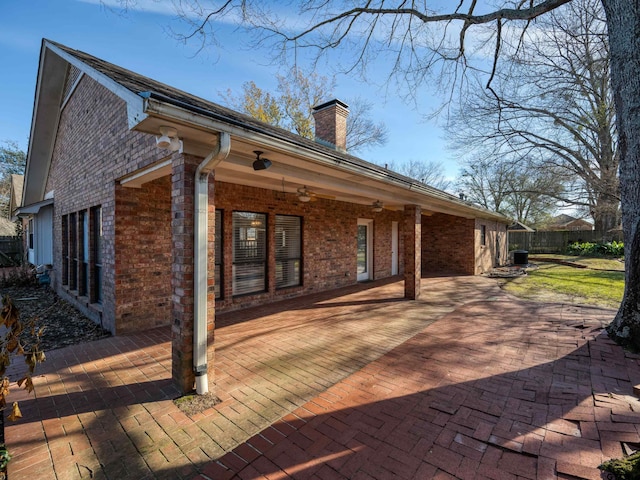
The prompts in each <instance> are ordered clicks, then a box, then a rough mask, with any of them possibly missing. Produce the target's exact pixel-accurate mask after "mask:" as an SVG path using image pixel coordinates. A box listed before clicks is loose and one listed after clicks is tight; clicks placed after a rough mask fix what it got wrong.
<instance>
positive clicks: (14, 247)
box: [0, 237, 22, 267]
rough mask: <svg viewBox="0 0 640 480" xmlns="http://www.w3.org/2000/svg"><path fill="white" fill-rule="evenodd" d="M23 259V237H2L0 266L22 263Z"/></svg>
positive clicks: (0, 240) (0, 239)
mask: <svg viewBox="0 0 640 480" xmlns="http://www.w3.org/2000/svg"><path fill="white" fill-rule="evenodd" d="M21 259H22V239H21V238H20V237H0V266H2V267H10V266H13V265H20V260H21Z"/></svg>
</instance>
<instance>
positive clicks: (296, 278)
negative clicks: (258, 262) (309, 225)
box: [275, 215, 302, 288]
mask: <svg viewBox="0 0 640 480" xmlns="http://www.w3.org/2000/svg"><path fill="white" fill-rule="evenodd" d="M301 224H302V219H301V218H300V217H293V216H290V215H276V232H275V242H276V288H285V287H294V286H297V285H300V284H301V280H300V279H301V275H300V273H301V270H302V269H301V268H300V266H301V252H302V241H301V240H302V235H301V228H300V227H301Z"/></svg>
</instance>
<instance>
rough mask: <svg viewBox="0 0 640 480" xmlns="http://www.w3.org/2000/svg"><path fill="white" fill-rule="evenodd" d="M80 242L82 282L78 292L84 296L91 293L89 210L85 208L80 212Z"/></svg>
mask: <svg viewBox="0 0 640 480" xmlns="http://www.w3.org/2000/svg"><path fill="white" fill-rule="evenodd" d="M78 215H79V219H78V220H79V221H78V223H79V225H78V226H79V227H80V231H79V233H80V242H78V243H79V246H80V247H81V248H82V250H81V251H80V252H79V253H78V264H79V266H80V272H79V273H80V282H79V286H78V293H79V294H80V295H82V296H86V295H89V212H88V211H86V210H84V211H82V212H80V213H79V214H78Z"/></svg>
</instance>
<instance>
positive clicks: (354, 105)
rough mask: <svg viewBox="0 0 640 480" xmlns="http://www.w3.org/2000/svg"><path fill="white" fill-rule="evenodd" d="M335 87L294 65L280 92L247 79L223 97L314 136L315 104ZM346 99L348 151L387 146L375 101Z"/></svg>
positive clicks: (280, 80)
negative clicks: (375, 113) (375, 114)
mask: <svg viewBox="0 0 640 480" xmlns="http://www.w3.org/2000/svg"><path fill="white" fill-rule="evenodd" d="M335 88H336V82H335V79H330V78H329V77H326V76H324V75H319V74H318V73H315V72H311V73H308V72H303V71H302V70H300V69H299V68H295V67H294V68H292V69H291V71H290V72H289V74H288V75H278V94H272V93H269V92H267V91H265V90H262V89H261V88H259V87H258V86H257V85H256V84H255V83H254V82H246V83H244V84H243V85H242V93H241V94H234V92H233V91H231V90H227V92H226V93H225V94H223V95H222V96H223V98H224V101H225V102H226V103H227V104H228V105H229V106H230V107H232V108H235V109H236V110H239V111H241V112H244V113H246V114H248V115H251V116H252V117H253V118H255V119H257V120H261V121H263V122H266V123H269V124H271V125H275V126H277V127H282V128H285V129H287V130H289V131H291V132H295V133H297V134H298V135H302V136H303V137H306V138H310V139H313V138H314V128H313V127H314V120H313V113H312V112H313V107H315V106H317V105H319V104H321V103H322V102H323V101H326V100H329V99H330V97H332V96H333V94H332V91H333V90H334V89H335ZM345 101H346V103H347V104H348V105H349V111H350V113H349V117H348V118H347V150H348V151H349V152H352V153H355V152H358V151H362V150H364V149H366V148H371V147H374V146H381V145H384V144H385V143H386V141H387V128H386V126H385V125H384V122H382V121H381V122H378V123H374V122H373V121H372V120H371V119H370V118H369V115H370V112H371V108H372V104H371V103H370V102H367V101H365V100H363V99H361V98H360V97H356V98H353V99H345Z"/></svg>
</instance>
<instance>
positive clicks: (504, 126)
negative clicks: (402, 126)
mask: <svg viewBox="0 0 640 480" xmlns="http://www.w3.org/2000/svg"><path fill="white" fill-rule="evenodd" d="M525 35H526V37H527V40H528V41H527V42H526V43H525V44H524V46H522V47H521V48H518V49H517V51H516V52H515V53H514V54H513V55H512V56H510V57H509V58H507V59H505V61H503V62H502V63H501V65H499V66H498V68H497V69H496V72H495V76H494V80H493V86H492V91H491V92H489V91H487V90H485V89H481V88H478V89H474V90H470V91H469V92H468V93H467V95H465V96H464V97H462V98H460V103H459V107H458V109H457V111H456V114H455V116H454V121H453V122H452V123H451V125H450V128H449V134H450V138H451V141H452V143H453V144H454V145H455V146H457V147H458V148H463V149H464V148H469V147H478V146H481V145H482V144H484V143H485V142H487V141H491V142H492V143H493V148H492V149H491V151H490V152H488V155H487V157H486V158H485V159H483V161H485V160H486V161H489V160H495V161H499V162H500V161H502V159H503V158H504V157H505V155H506V156H509V157H511V158H515V159H519V163H520V169H521V170H525V169H526V170H537V171H544V170H552V171H554V172H556V175H561V176H563V177H564V178H566V179H567V180H568V181H567V184H566V188H564V189H554V190H553V191H550V192H549V194H557V195H558V197H557V198H558V200H561V201H563V202H565V203H568V204H569V205H572V206H576V207H581V208H583V209H585V210H586V211H587V212H590V214H591V216H592V217H593V219H594V223H595V226H596V230H599V231H603V232H606V231H607V230H610V229H612V228H614V227H617V226H618V225H619V218H620V216H619V205H620V195H619V189H618V154H617V138H616V132H615V111H614V106H613V96H612V91H611V85H610V77H609V45H608V39H607V36H606V24H605V19H604V11H603V9H602V6H601V4H600V2H599V0H574V2H573V3H571V4H569V5H567V6H566V7H564V8H563V9H561V10H558V11H556V12H551V13H550V14H549V15H548V16H547V17H545V18H544V19H543V20H540V21H539V22H538V23H537V24H536V27H535V28H532V29H530V30H528V31H527V32H525ZM484 151H485V152H486V149H485V150H484ZM576 180H578V181H576ZM569 187H571V188H569Z"/></svg>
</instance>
